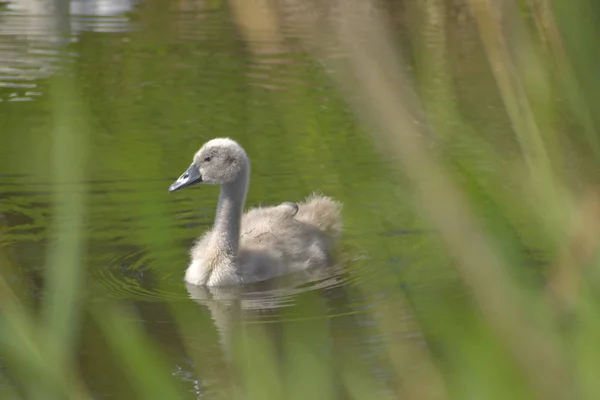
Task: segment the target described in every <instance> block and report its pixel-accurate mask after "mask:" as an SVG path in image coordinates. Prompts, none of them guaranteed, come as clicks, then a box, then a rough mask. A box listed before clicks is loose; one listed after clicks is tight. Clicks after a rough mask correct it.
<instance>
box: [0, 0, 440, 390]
mask: <svg viewBox="0 0 600 400" xmlns="http://www.w3.org/2000/svg"><path fill="white" fill-rule="evenodd" d="M167 3H168V2H165V4H167ZM213 3H214V4H213ZM217 3H218V2H206V3H204V2H201V1H196V2H181V3H180V4H179V6H180V8H179V9H178V8H175V7H176V6H175V5H173V6H172V7H173V8H171V9H167V8H166V7H167V5H165V4H163V3H161V2H157V1H153V0H148V1H145V2H141V3H137V2H123V1H116V0H115V1H106V0H105V1H97V2H93V1H78V2H73V3H72V4H71V7H70V9H71V14H70V16H69V17H68V18H67V17H65V18H66V19H65V21H68V25H67V26H68V27H69V29H70V34H69V35H68V36H67V37H66V38H65V36H62V35H61V34H59V33H57V31H56V30H55V29H54V26H55V25H54V23H55V21H54V19H53V18H52V17H51V16H50V15H49V14H48V13H49V10H48V8H47V4H48V3H44V2H41V1H37V0H36V1H25V0H23V1H20V0H14V1H9V2H8V3H4V6H2V8H0V121H2V128H1V129H2V135H0V264H2V265H3V273H6V274H9V275H8V276H9V278H8V279H9V281H11V282H13V283H14V284H15V285H19V286H20V287H24V288H26V289H25V290H24V291H23V292H22V297H23V299H24V300H25V301H28V302H31V304H37V303H38V302H39V301H41V299H42V296H43V270H44V263H45V252H46V250H47V247H48V244H49V243H51V242H52V241H53V240H54V236H53V235H54V234H53V231H52V230H51V223H52V218H51V216H52V215H51V207H52V205H53V204H52V201H53V198H54V197H52V196H51V193H52V192H53V191H56V190H57V191H60V192H63V193H64V192H67V193H76V192H81V191H84V192H85V193H86V195H85V196H86V197H85V198H86V217H85V235H86V236H85V241H86V246H87V247H86V259H85V260H83V264H84V265H83V266H82V267H84V268H86V270H87V271H88V283H87V286H86V295H87V300H88V301H90V302H102V301H110V300H115V299H118V300H119V301H120V302H122V303H123V304H127V305H129V306H130V307H132V308H133V309H134V310H135V311H136V315H137V316H138V321H139V322H141V323H142V324H143V327H144V329H145V330H146V331H147V332H149V333H150V334H151V336H152V337H153V338H154V339H155V340H156V341H157V342H158V343H161V344H162V345H163V346H164V350H165V352H166V354H167V356H168V359H169V360H170V363H171V364H170V365H169V368H170V370H172V373H173V375H175V376H177V377H179V378H180V380H181V382H182V385H183V386H184V387H185V389H186V390H187V391H189V393H190V394H191V395H192V396H200V397H201V398H210V397H211V394H214V393H218V392H219V391H221V390H224V389H223V388H225V387H227V385H228V383H227V382H228V380H227V378H226V374H225V373H224V371H225V369H226V367H225V365H226V364H225V363H224V360H225V359H226V358H227V354H228V353H229V352H230V349H228V346H227V344H226V342H227V341H226V337H227V335H228V332H229V330H230V327H231V325H232V324H242V325H244V324H248V325H249V326H255V325H256V324H264V326H265V327H267V329H268V330H269V332H271V333H272V334H273V335H275V336H277V335H281V332H282V331H283V330H285V329H286V328H287V327H296V326H299V327H300V328H299V329H303V328H302V326H305V328H304V329H306V327H310V326H312V324H317V325H323V324H324V325H326V326H328V331H329V336H328V337H326V338H320V339H319V340H317V345H318V346H317V348H319V349H320V350H319V351H320V352H322V353H320V357H324V360H333V359H344V358H345V357H354V358H357V359H364V360H365V365H367V366H368V370H369V371H370V373H372V374H374V375H375V376H377V377H378V379H379V380H380V381H381V382H384V381H385V380H386V379H388V369H387V367H385V363H384V362H382V360H383V359H385V354H384V351H385V347H384V346H383V345H382V340H383V338H382V337H381V336H380V333H379V332H378V331H377V329H375V325H374V323H373V321H371V318H370V316H369V313H368V311H369V309H371V308H372V306H373V305H374V304H376V303H377V302H378V301H379V300H380V299H381V298H385V297H386V296H387V295H388V293H387V292H386V290H387V289H385V290H384V289H382V290H381V292H379V293H377V292H376V295H375V296H372V297H365V296H364V293H362V292H361V291H360V290H358V289H357V287H358V286H357V284H358V283H365V282H366V283H372V284H373V285H374V286H375V287H377V282H378V279H379V278H380V277H381V276H382V274H384V273H387V272H390V271H393V272H397V273H398V274H397V276H403V275H402V274H404V275H405V276H417V275H418V276H419V277H420V279H421V282H423V281H427V280H428V279H430V278H431V279H435V277H432V276H429V275H428V271H429V270H428V268H427V267H426V266H427V265H428V263H431V262H432V261H433V260H435V255H433V254H430V253H428V252H427V251H426V248H427V241H426V240H427V239H426V237H427V235H426V234H425V233H424V232H423V231H422V230H421V229H420V228H419V226H418V224H417V222H416V217H415V216H414V213H412V211H410V210H409V209H408V208H407V207H406V203H407V199H405V198H404V195H403V189H402V188H403V185H404V184H405V182H403V179H402V177H401V176H400V175H399V174H398V173H397V172H396V171H394V170H393V168H392V167H391V166H390V165H388V164H387V163H386V162H385V161H384V160H383V159H382V158H381V157H380V155H379V154H378V152H377V150H376V148H375V147H374V146H373V144H372V143H371V142H370V140H369V138H368V136H367V135H365V134H364V132H362V131H361V130H360V129H359V128H358V125H357V123H356V121H355V120H354V118H353V117H352V115H351V114H350V113H349V111H348V110H347V108H346V105H345V103H344V101H343V100H342V98H341V96H340V95H339V94H338V93H337V91H336V88H335V86H334V84H333V83H332V82H331V80H330V77H329V76H328V73H327V71H325V70H323V68H322V66H321V65H320V64H319V63H318V62H316V61H314V60H313V59H311V58H310V57H308V56H307V55H305V54H303V52H302V51H301V48H300V47H299V46H298V45H297V42H295V41H294V29H287V30H285V29H284V30H283V32H284V33H283V38H279V39H277V40H275V39H276V38H275V36H276V35H273V36H272V37H263V38H262V40H257V41H255V42H248V40H249V37H248V35H247V34H243V32H242V33H240V31H239V30H238V29H237V28H236V19H235V18H234V17H232V15H231V14H229V13H228V12H226V11H224V10H225V9H224V8H223V7H219V6H218V5H215V4H217ZM173 4H175V3H173ZM238 18H242V17H239V16H238ZM63 29H64V25H63ZM73 71H74V72H73ZM61 74H74V76H75V79H76V80H77V82H78V84H79V88H80V89H81V92H82V93H81V94H82V99H83V102H84V106H85V109H87V110H89V114H88V115H84V116H81V118H82V119H85V120H86V121H87V122H88V123H89V125H90V130H89V132H81V135H89V137H88V142H89V154H87V155H85V167H86V174H87V175H86V179H85V181H84V182H64V183H62V184H60V185H59V186H58V187H53V186H52V184H51V183H49V182H51V179H50V178H51V175H50V174H51V165H52V160H51V151H50V150H49V149H51V146H52V143H51V135H50V133H51V130H52V129H53V126H52V101H53V100H52V92H51V90H50V82H51V79H52V78H53V77H55V76H58V75H61ZM217 136H229V137H232V138H235V139H236V140H238V141H239V142H240V143H241V144H242V145H243V146H244V147H245V148H246V150H247V152H248V154H249V156H250V158H251V161H252V176H251V186H250V192H249V195H248V202H247V206H249V207H251V206H254V205H257V204H261V203H262V204H269V203H275V204H276V203H281V202H283V201H297V200H301V199H302V198H303V197H305V196H307V195H308V194H310V193H311V191H313V190H319V191H322V192H324V193H327V194H328V195H330V196H332V197H334V198H336V199H338V200H340V201H342V202H343V203H344V222H345V233H344V237H343V240H342V243H341V245H340V249H339V257H338V263H337V265H336V266H335V267H333V268H331V269H330V270H327V271H325V272H323V273H321V274H319V275H310V276H306V275H300V276H295V277H286V278H285V279H282V280H280V281H274V282H267V283H265V284H261V285H255V286H253V287H249V288H246V289H245V290H244V291H243V292H233V293H232V292H231V291H225V290H216V289H214V290H206V289H201V288H193V287H192V288H190V287H186V285H185V284H184V282H183V280H182V278H183V273H184V270H185V268H186V263H187V251H188V249H189V247H190V246H191V243H192V242H193V240H194V238H195V237H197V236H199V235H200V234H201V233H202V232H203V231H204V230H205V229H206V228H207V227H208V226H210V224H211V223H212V220H213V216H214V212H215V206H216V201H217V193H218V192H217V190H218V189H217V188H216V187H206V186H202V187H196V188H193V189H188V190H186V191H182V192H178V193H174V194H169V193H167V188H168V187H169V185H170V183H171V182H172V181H173V180H174V179H176V178H177V177H178V175H179V174H180V173H181V171H183V170H184V169H185V168H186V166H187V165H188V164H189V161H190V159H191V156H192V154H193V152H194V151H195V150H196V149H197V148H198V147H200V145H201V144H202V143H203V142H204V141H206V140H208V139H210V138H212V137H217ZM71 156H73V157H74V156H76V155H71V154H65V157H71ZM389 283H390V284H391V285H393V286H394V287H397V288H398V289H400V288H402V287H406V286H405V285H406V282H405V281H403V280H401V279H400V278H398V281H397V282H389ZM413 285H414V284H413ZM409 286H410V285H409ZM388 289H389V288H388ZM315 295H318V296H315ZM311 299H312V300H311ZM315 299H319V300H315ZM311 301H313V302H314V301H318V302H319V304H320V307H319V313H315V312H314V308H313V307H303V306H302V304H304V303H305V302H308V303H310V302H311ZM224 305H229V306H227V307H225V306H224ZM231 305H234V306H231ZM398 318H399V319H402V318H406V326H407V330H406V332H404V333H403V334H405V335H407V337H412V336H411V335H413V334H414V332H412V331H411V330H410V326H411V322H410V313H408V314H407V313H406V311H405V310H398ZM176 320H177V321H176ZM315 321H316V322H315ZM176 322H179V323H183V326H185V329H183V330H180V328H178V326H179V325H178V324H177V323H176ZM82 337H83V339H82V341H83V342H82V344H81V346H80V362H81V371H82V375H83V376H84V379H85V381H86V383H87V384H88V385H89V387H90V388H91V390H92V392H93V393H94V394H95V395H96V396H97V398H131V397H127V396H128V393H130V392H129V391H130V390H131V389H130V388H128V387H127V385H126V383H125V380H124V378H122V376H123V373H122V371H120V369H119V368H117V367H115V366H112V365H110V364H109V363H110V361H109V360H110V358H109V357H108V356H107V355H106V352H107V350H106V343H105V342H104V341H103V339H102V338H101V335H100V334H99V333H97V329H95V327H94V326H93V323H92V322H86V325H85V326H84V328H83V336H82ZM411 340H415V341H416V342H418V341H419V339H418V335H417V336H416V337H414V338H413V339H411ZM199 360H200V361H201V362H200V363H199ZM324 362H327V361H324ZM3 382H4V381H0V385H3Z"/></svg>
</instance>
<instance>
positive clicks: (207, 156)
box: [169, 138, 248, 192]
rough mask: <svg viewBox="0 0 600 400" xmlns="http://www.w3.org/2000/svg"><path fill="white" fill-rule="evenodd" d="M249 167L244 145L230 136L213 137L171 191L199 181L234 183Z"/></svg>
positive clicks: (195, 156) (217, 183) (196, 155)
mask: <svg viewBox="0 0 600 400" xmlns="http://www.w3.org/2000/svg"><path fill="white" fill-rule="evenodd" d="M247 167H248V157H247V156H246V152H245V151H244V149H243V148H242V146H240V145H239V144H237V142H235V141H234V140H231V139H228V138H218V139H212V140H210V141H208V142H206V143H205V144H204V146H202V148H201V149H200V150H198V152H197V153H196V154H195V155H194V161H193V162H192V164H191V165H190V167H189V168H188V169H187V171H185V172H184V173H183V175H181V176H180V177H179V179H177V180H176V181H175V182H174V183H173V184H172V185H171V187H169V192H174V191H176V190H179V189H183V188H184V187H186V186H191V185H194V184H197V183H208V184H213V185H223V184H227V183H232V182H234V181H235V180H236V179H237V178H238V177H239V176H240V174H242V173H243V172H244V171H247Z"/></svg>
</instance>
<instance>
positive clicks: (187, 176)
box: [169, 164, 202, 193]
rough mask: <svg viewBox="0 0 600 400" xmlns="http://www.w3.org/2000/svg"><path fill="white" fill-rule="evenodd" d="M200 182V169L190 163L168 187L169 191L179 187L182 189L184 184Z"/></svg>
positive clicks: (189, 184)
mask: <svg viewBox="0 0 600 400" xmlns="http://www.w3.org/2000/svg"><path fill="white" fill-rule="evenodd" d="M200 182H202V175H200V170H199V169H198V167H197V166H195V165H194V164H192V165H190V167H189V168H188V169H187V171H185V172H184V173H183V175H181V176H180V177H179V178H178V179H177V180H176V181H175V182H173V184H172V185H171V186H170V187H169V193H171V192H174V191H176V190H179V189H183V188H184V187H186V186H191V185H193V184H196V183H200Z"/></svg>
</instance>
